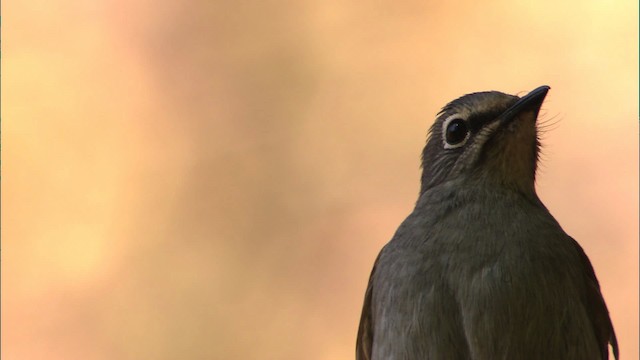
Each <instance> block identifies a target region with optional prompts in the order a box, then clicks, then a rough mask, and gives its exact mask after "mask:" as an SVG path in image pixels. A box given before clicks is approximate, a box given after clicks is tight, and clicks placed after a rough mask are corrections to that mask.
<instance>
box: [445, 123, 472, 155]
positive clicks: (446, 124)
mask: <svg viewBox="0 0 640 360" xmlns="http://www.w3.org/2000/svg"><path fill="white" fill-rule="evenodd" d="M454 120H462V121H463V122H464V124H465V126H466V127H467V129H466V130H467V133H466V135H465V137H464V139H462V140H460V141H458V142H457V143H455V144H451V143H449V142H448V141H447V127H449V124H450V123H451V122H452V121H454ZM470 136H471V132H470V131H469V129H468V125H467V121H466V120H465V119H464V118H462V117H461V116H460V115H458V114H454V115H451V116H449V117H448V118H446V119H445V120H444V121H443V122H442V144H443V145H444V148H445V149H457V148H459V147H462V146H464V144H466V143H467V140H469V137H470Z"/></svg>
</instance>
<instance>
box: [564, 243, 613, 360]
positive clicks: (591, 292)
mask: <svg viewBox="0 0 640 360" xmlns="http://www.w3.org/2000/svg"><path fill="white" fill-rule="evenodd" d="M571 240H573V243H574V245H575V247H576V249H577V251H578V254H579V255H580V258H581V260H582V266H583V268H584V270H585V273H586V284H587V294H586V297H587V298H586V306H587V310H588V311H589V315H590V317H591V318H590V320H591V325H592V326H593V332H594V334H595V335H596V339H597V340H598V345H599V347H600V351H601V352H602V359H603V360H607V359H609V344H611V348H612V349H613V356H614V357H615V358H616V360H617V359H618V358H619V357H618V354H619V351H618V340H617V339H616V333H615V331H614V330H613V324H612V323H611V318H610V317H609V310H608V309H607V305H606V304H605V302H604V298H603V297H602V293H601V292H600V284H599V283H598V279H597V278H596V274H595V272H594V271H593V266H592V265H591V262H590V261H589V258H588V257H587V255H586V254H585V253H584V250H583V249H582V247H580V245H579V244H578V242H577V241H575V240H574V239H573V238H572V239H571Z"/></svg>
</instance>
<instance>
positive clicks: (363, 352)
mask: <svg viewBox="0 0 640 360" xmlns="http://www.w3.org/2000/svg"><path fill="white" fill-rule="evenodd" d="M379 258H380V255H378V258H376V261H375V262H374V264H373V270H371V275H370V276H369V284H368V285H367V291H366V293H365V294H364V305H362V315H361V316H360V326H359V327H358V338H357V339H356V360H371V349H372V347H373V320H374V319H373V311H372V307H371V298H372V293H373V276H374V274H375V272H376V267H377V265H378V259H379Z"/></svg>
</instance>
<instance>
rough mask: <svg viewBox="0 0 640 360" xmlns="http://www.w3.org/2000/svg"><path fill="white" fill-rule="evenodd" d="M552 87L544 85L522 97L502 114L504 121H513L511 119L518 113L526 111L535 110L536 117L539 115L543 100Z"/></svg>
mask: <svg viewBox="0 0 640 360" xmlns="http://www.w3.org/2000/svg"><path fill="white" fill-rule="evenodd" d="M549 89H551V88H550V87H549V86H547V85H542V86H540V87H538V88H536V89H535V90H533V91H531V92H530V93H528V94H527V95H525V96H523V97H522V98H520V99H519V100H518V101H516V103H515V104H513V105H512V106H511V107H510V108H508V109H507V111H505V112H504V113H503V114H502V116H501V117H502V121H501V122H502V123H503V124H504V123H508V122H511V120H513V119H515V118H516V117H517V115H518V114H520V113H522V112H525V111H533V112H534V113H535V114H534V116H535V117H538V112H539V111H540V107H541V106H542V102H543V101H544V98H545V97H546V96H547V93H548V92H549Z"/></svg>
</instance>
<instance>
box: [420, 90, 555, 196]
mask: <svg viewBox="0 0 640 360" xmlns="http://www.w3.org/2000/svg"><path fill="white" fill-rule="evenodd" d="M548 91H549V87H548V86H540V87H539V88H537V89H535V90H533V91H531V92H530V93H529V94H527V95H525V96H524V97H522V98H519V97H517V96H513V95H507V94H504V93H501V92H497V91H488V92H478V93H473V94H468V95H464V96H462V97H461V98H459V99H456V100H454V101H452V102H450V103H449V104H447V105H446V106H445V107H444V108H443V109H442V110H441V111H440V113H439V114H438V117H437V119H436V121H435V123H434V124H433V126H432V127H431V130H430V135H429V139H428V140H427V145H426V146H425V148H424V151H423V153H422V168H423V173H422V188H421V193H424V192H425V191H427V190H429V189H431V188H433V187H435V186H438V185H439V184H443V183H446V182H449V181H452V180H469V181H476V182H479V183H486V182H489V183H491V184H495V185H497V186H508V187H513V188H515V189H516V190H519V191H522V192H532V193H533V194H535V189H534V180H535V173H536V167H537V162H538V151H539V147H540V142H539V140H538V133H537V127H536V120H537V118H538V112H539V111H540V106H541V105H542V102H543V101H544V98H545V96H546V95H547V92H548Z"/></svg>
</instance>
